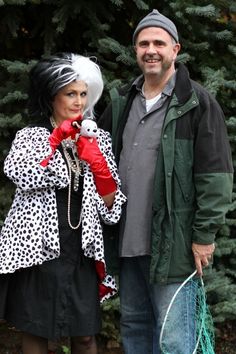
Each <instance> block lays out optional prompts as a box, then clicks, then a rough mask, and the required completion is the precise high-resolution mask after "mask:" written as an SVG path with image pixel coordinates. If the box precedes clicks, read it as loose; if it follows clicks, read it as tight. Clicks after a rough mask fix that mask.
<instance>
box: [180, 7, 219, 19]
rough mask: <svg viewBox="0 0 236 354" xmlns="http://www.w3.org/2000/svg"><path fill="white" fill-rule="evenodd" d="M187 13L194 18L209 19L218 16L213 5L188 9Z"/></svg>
mask: <svg viewBox="0 0 236 354" xmlns="http://www.w3.org/2000/svg"><path fill="white" fill-rule="evenodd" d="M185 12H186V13H187V14H189V15H192V16H201V17H207V18H212V17H216V16H217V15H218V11H217V10H216V7H215V6H214V5H212V4H210V5H206V6H191V7H186V9H185Z"/></svg>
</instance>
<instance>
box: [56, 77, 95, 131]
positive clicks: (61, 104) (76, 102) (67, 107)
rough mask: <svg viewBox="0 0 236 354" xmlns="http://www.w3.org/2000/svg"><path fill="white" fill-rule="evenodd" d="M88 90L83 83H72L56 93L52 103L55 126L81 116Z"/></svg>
mask: <svg viewBox="0 0 236 354" xmlns="http://www.w3.org/2000/svg"><path fill="white" fill-rule="evenodd" d="M87 92H88V88H87V85H86V83H85V82H84V81H74V82H71V83H70V84H68V85H66V86H64V87H63V88H62V89H60V90H59V91H58V93H57V94H56V96H55V97H54V100H53V102H52V108H53V113H52V115H53V118H54V119H55V121H56V123H57V124H60V123H62V122H63V121H64V120H66V119H74V118H76V117H78V116H79V115H80V114H83V111H84V108H85V105H86V103H87Z"/></svg>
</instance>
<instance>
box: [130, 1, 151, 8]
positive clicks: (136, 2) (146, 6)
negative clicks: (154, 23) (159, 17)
mask: <svg viewBox="0 0 236 354" xmlns="http://www.w3.org/2000/svg"><path fill="white" fill-rule="evenodd" d="M133 2H134V3H135V5H136V6H137V8H138V9H139V10H148V9H149V5H148V4H147V3H146V2H144V1H142V0H133Z"/></svg>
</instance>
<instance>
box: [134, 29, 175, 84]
mask: <svg viewBox="0 0 236 354" xmlns="http://www.w3.org/2000/svg"><path fill="white" fill-rule="evenodd" d="M179 50H180V44H179V43H177V44H176V43H174V40H173V39H172V37H171V36H170V35H169V33H168V32H166V31H165V30H163V29H162V28H159V27H148V28H144V29H143V30H142V31H140V32H139V34H138V36H137V39H136V43H135V51H136V57H137V63H138V65H139V67H140V69H141V70H142V72H143V74H144V76H145V77H146V76H149V75H156V76H157V77H159V78H162V77H165V76H166V75H169V74H172V72H173V71H174V62H175V59H176V57H177V54H178V52H179Z"/></svg>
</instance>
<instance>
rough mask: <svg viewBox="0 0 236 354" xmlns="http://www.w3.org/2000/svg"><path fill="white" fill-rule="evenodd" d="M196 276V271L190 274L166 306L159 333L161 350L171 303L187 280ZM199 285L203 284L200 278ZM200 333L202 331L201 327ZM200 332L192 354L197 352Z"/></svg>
mask: <svg viewBox="0 0 236 354" xmlns="http://www.w3.org/2000/svg"><path fill="white" fill-rule="evenodd" d="M196 274H197V270H195V271H194V272H193V273H192V274H190V276H189V277H188V278H187V279H185V281H184V282H183V283H182V284H181V285H180V286H179V287H178V289H177V290H176V292H175V293H174V295H173V297H172V299H171V301H170V303H169V306H168V308H167V311H166V314H165V317H164V321H163V324H162V328H161V332H160V338H159V345H160V348H161V350H162V344H161V342H162V337H163V332H164V328H165V324H166V320H167V317H168V314H169V312H170V309H171V307H172V305H173V302H174V301H175V298H176V296H177V295H178V293H179V292H180V290H181V289H182V288H183V287H184V286H185V284H186V283H187V282H188V281H189V280H191V279H192V278H193V277H194V276H195V275H196ZM201 285H202V286H203V285H204V284H203V280H202V277H201ZM201 331H202V326H201ZM201 331H200V335H199V336H198V340H197V344H196V347H195V349H194V351H193V353H192V354H195V353H196V350H197V347H198V344H199V341H200V337H201Z"/></svg>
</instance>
